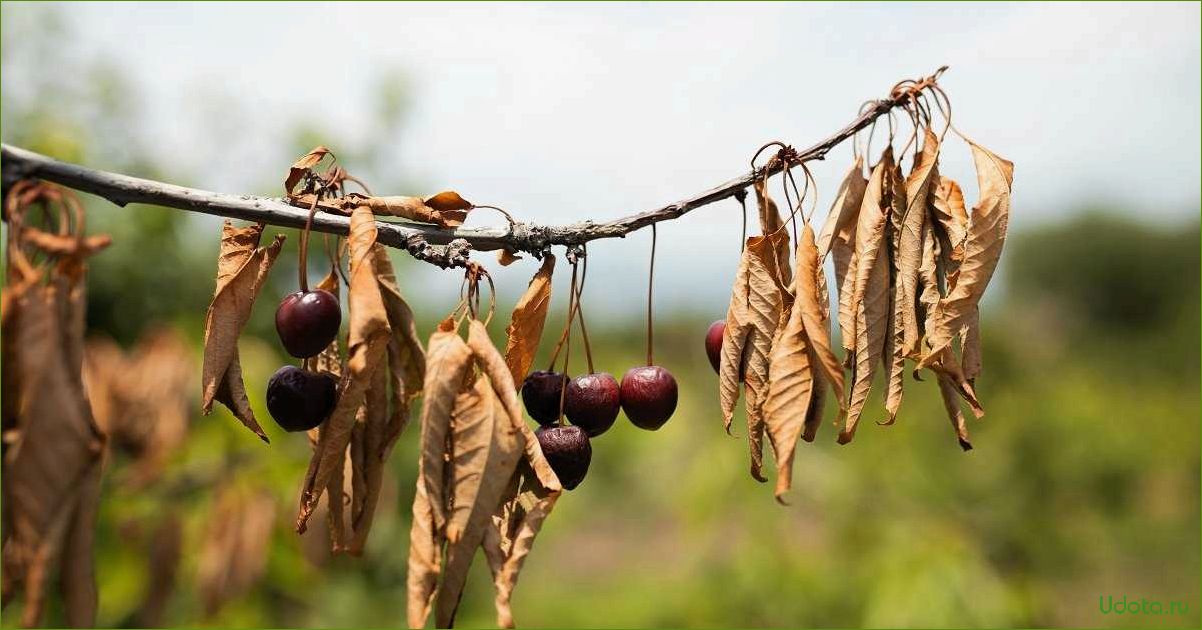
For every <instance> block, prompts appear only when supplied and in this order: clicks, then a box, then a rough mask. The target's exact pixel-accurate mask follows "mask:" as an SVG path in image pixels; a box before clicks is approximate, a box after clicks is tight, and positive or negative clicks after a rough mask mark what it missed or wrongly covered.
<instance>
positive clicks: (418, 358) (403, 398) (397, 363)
mask: <svg viewBox="0 0 1202 630" xmlns="http://www.w3.org/2000/svg"><path fill="white" fill-rule="evenodd" d="M373 253H374V255H375V264H376V279H377V281H378V282H379V285H380V295H381V296H382V297H383V299H384V309H385V310H386V311H387V313H388V325H389V327H390V328H391V329H392V338H391V339H389V341H388V370H389V372H390V374H391V378H390V382H389V387H390V390H391V392H392V413H391V415H390V416H389V420H388V430H387V431H386V433H385V436H384V442H383V443H382V444H381V449H382V450H381V453H380V458H381V459H383V458H385V457H386V456H387V454H388V451H389V450H391V449H392V445H393V444H395V443H396V440H397V438H398V437H400V434H401V431H403V430H404V428H405V425H406V423H408V421H409V406H410V405H411V404H412V403H413V401H414V400H416V399H417V397H418V396H419V395H421V392H422V390H421V388H422V383H423V381H424V380H425V378H426V353H425V350H424V349H423V348H422V342H421V339H420V338H419V337H418V335H417V324H416V322H415V320H414V318H413V309H411V308H410V307H409V303H408V302H406V301H405V298H404V297H403V296H402V295H401V289H400V287H399V286H398V284H397V280H396V272H395V271H393V268H392V261H391V260H389V258H388V251H387V249H386V248H385V247H384V246H382V245H376V247H375V248H374V249H373Z"/></svg>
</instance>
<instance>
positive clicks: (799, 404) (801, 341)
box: [763, 239, 814, 503]
mask: <svg viewBox="0 0 1202 630" xmlns="http://www.w3.org/2000/svg"><path fill="white" fill-rule="evenodd" d="M803 240H804V239H803ZM800 273H801V271H800V270H798V274H799V277H800ZM801 311H802V309H801V308H794V309H793V311H792V312H791V313H790V315H789V319H788V321H787V322H786V324H785V325H784V327H782V328H781V329H780V330H779V331H778V333H777V336H776V339H775V340H774V341H773V343H772V353H771V358H770V362H769V368H768V373H769V374H771V375H772V379H771V380H770V381H769V384H768V395H767V396H766V397H765V400H764V407H763V409H764V425H765V427H766V428H767V432H768V440H769V442H770V443H771V445H772V453H773V457H774V458H775V459H776V490H775V494H776V500H777V501H780V502H781V503H784V500H783V497H784V494H785V493H786V492H788V491H789V487H790V485H791V484H792V480H793V453H794V451H795V450H796V448H797V440H798V438H799V437H801V433H802V428H803V426H804V423H805V420H806V418H807V416H808V413H809V409H810V401H811V399H812V398H813V395H814V366H813V365H812V364H811V354H810V349H809V341H808V340H807V339H806V334H805V324H804V322H803V321H802V316H801Z"/></svg>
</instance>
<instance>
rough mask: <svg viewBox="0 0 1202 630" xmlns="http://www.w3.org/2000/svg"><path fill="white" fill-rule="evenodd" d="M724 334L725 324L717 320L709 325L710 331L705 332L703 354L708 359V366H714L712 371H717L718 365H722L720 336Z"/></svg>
mask: <svg viewBox="0 0 1202 630" xmlns="http://www.w3.org/2000/svg"><path fill="white" fill-rule="evenodd" d="M724 334H726V322H725V321H723V320H718V321H716V322H714V323H712V324H710V329H709V330H707V331H705V354H706V355H707V356H709V358H710V365H712V366H714V371H715V372H717V371H718V365H719V364H721V363H722V335H724Z"/></svg>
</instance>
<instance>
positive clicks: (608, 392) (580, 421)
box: [563, 372, 622, 438]
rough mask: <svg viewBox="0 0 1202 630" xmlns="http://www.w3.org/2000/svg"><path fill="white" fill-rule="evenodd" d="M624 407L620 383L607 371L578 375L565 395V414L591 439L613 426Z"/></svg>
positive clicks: (569, 384)
mask: <svg viewBox="0 0 1202 630" xmlns="http://www.w3.org/2000/svg"><path fill="white" fill-rule="evenodd" d="M621 407H622V397H621V393H620V392H619V390H618V380H617V379H615V378H614V377H613V375H612V374H609V373H608V372H599V373H597V374H585V375H583V376H577V377H576V378H574V379H572V382H570V383H568V391H567V392H565V393H564V401H563V414H564V415H565V416H567V417H568V420H570V421H571V423H572V424H574V425H576V426H578V427H580V428H581V429H584V432H585V433H587V434H588V436H589V437H591V438H595V437H597V436H598V435H601V434H602V433H605V432H606V431H608V430H609V428H610V427H612V426H613V425H614V420H616V419H617V417H618V410H619V409H621Z"/></svg>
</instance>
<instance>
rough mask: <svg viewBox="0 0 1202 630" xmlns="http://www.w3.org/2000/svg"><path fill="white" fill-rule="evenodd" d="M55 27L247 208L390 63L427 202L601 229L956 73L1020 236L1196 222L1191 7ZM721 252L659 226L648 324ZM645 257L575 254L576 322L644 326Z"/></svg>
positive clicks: (711, 225) (368, 13)
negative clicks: (242, 197) (1001, 161)
mask: <svg viewBox="0 0 1202 630" xmlns="http://www.w3.org/2000/svg"><path fill="white" fill-rule="evenodd" d="M6 4H8V3H6ZM64 11H65V12H66V13H67V14H68V16H69V19H70V21H71V22H72V23H73V24H75V25H76V26H77V27H78V30H79V31H80V38H79V41H78V49H79V54H80V55H83V56H94V55H104V56H106V57H107V58H110V59H112V60H113V61H115V62H116V63H117V64H118V65H119V66H120V67H121V69H122V71H123V72H125V73H126V74H127V75H128V77H129V79H130V80H131V81H132V82H133V83H134V84H135V85H136V86H137V88H138V89H139V90H141V92H142V93H143V95H144V102H143V104H142V111H143V112H144V123H145V125H146V128H147V129H148V130H149V132H150V133H152V134H153V135H154V136H155V137H156V138H158V142H157V144H156V149H155V150H156V151H157V152H158V153H159V154H160V155H161V156H162V159H164V160H169V161H172V163H174V164H176V165H177V166H178V167H179V170H180V171H181V172H187V173H191V174H192V175H191V181H190V183H191V184H193V185H196V186H198V187H203V188H209V189H217V190H223V191H226V192H261V193H263V192H274V191H271V190H258V189H257V188H261V187H262V185H263V182H265V181H275V180H276V179H278V174H279V173H280V172H282V171H283V168H281V167H286V165H287V163H288V162H290V161H291V158H292V157H294V156H290V155H287V154H286V153H285V152H284V148H285V147H286V144H287V142H288V139H287V138H288V134H289V133H290V132H291V130H292V129H293V128H294V125H295V123H296V122H297V121H302V120H303V121H316V122H317V123H318V124H319V125H320V127H321V128H322V129H326V130H330V131H329V137H328V138H326V139H325V140H326V143H327V144H328V145H329V146H331V147H332V148H334V149H335V150H336V151H337V149H338V146H339V140H342V141H343V142H344V143H353V142H355V141H356V139H362V138H367V137H373V136H371V134H373V133H376V130H374V129H372V128H371V127H370V125H369V124H367V123H366V122H365V121H367V120H369V119H371V112H370V111H369V109H370V104H369V102H368V98H367V96H368V94H369V90H370V89H371V87H372V85H373V80H374V79H375V78H376V77H377V76H379V74H380V72H381V71H383V70H386V69H399V70H400V71H401V72H403V73H404V76H405V78H406V81H407V84H408V86H409V87H410V90H411V93H410V95H409V98H410V108H411V109H410V111H409V114H408V116H407V118H406V120H405V123H404V125H403V127H402V128H401V129H399V130H396V131H391V132H389V133H390V134H392V135H393V136H395V137H390V138H388V139H387V140H389V144H390V145H391V146H394V147H395V159H396V166H395V168H396V169H397V171H398V172H400V173H403V174H404V179H405V181H411V182H421V183H422V184H423V185H425V186H427V188H425V189H423V190H411V191H410V190H405V191H401V190H398V191H384V192H389V193H396V194H422V193H423V192H433V191H437V190H442V189H445V188H453V189H455V190H457V191H459V192H460V193H462V194H463V195H464V196H465V197H467V198H469V199H471V200H473V201H475V202H477V203H487V204H491V205H498V206H502V207H504V208H506V209H508V210H509V211H510V212H511V213H513V214H514V215H516V216H517V217H519V218H521V219H525V220H531V221H536V222H542V223H569V222H573V221H578V220H583V219H593V220H606V219H611V218H616V217H618V216H621V215H625V214H630V213H633V212H636V211H641V210H645V209H649V208H653V207H657V206H660V205H663V204H665V203H668V202H672V201H675V200H677V199H680V198H683V197H686V196H688V195H691V194H693V193H696V192H699V191H701V190H704V189H707V188H709V187H711V186H713V185H715V184H718V183H720V182H723V181H725V180H727V179H729V178H731V177H734V176H736V175H739V174H741V173H743V172H745V171H746V170H747V168H748V159H749V158H750V156H751V154H752V153H753V152H754V151H755V150H756V149H757V148H758V147H759V146H760V145H762V144H763V143H765V142H767V141H769V140H774V139H780V140H783V141H785V142H787V143H790V144H793V145H795V146H798V147H804V146H809V145H810V144H812V143H813V142H815V141H817V140H819V139H822V138H824V137H826V136H828V135H830V134H831V133H832V132H834V131H835V130H837V129H839V128H840V127H842V126H843V125H844V124H845V123H847V122H848V121H850V120H851V119H852V118H853V117H854V116H855V113H856V110H857V108H858V107H859V105H860V104H861V103H862V102H863V101H865V100H867V99H870V98H879V97H882V96H884V95H885V94H886V93H887V91H888V89H889V87H890V86H891V85H892V84H894V83H895V82H896V81H898V80H900V79H903V78H916V77H918V76H920V75H924V74H929V73H930V72H932V71H933V70H934V69H935V68H937V67H939V66H941V65H949V66H950V70H948V72H947V73H946V75H945V76H944V78H943V79H942V81H941V85H942V86H943V87H944V88H945V89H946V90H947V92H948V93H949V95H950V96H951V99H952V104H953V106H954V109H953V116H954V120H955V122H956V125H957V127H958V128H960V129H961V130H963V131H964V132H965V133H966V134H967V135H969V136H970V137H972V138H973V139H974V140H976V141H977V142H980V143H981V144H983V145H984V146H987V147H989V148H990V149H991V150H993V151H995V152H996V153H998V154H1000V155H1002V156H1004V157H1006V158H1009V159H1011V160H1013V161H1014V162H1015V163H1016V174H1015V183H1014V198H1013V210H1012V213H1013V216H1012V223H1011V226H1012V229H1016V230H1021V229H1023V228H1024V227H1027V226H1033V225H1037V224H1038V223H1039V222H1041V221H1048V220H1056V219H1058V218H1063V217H1065V216H1067V215H1069V214H1071V213H1073V212H1078V211H1080V210H1081V209H1082V208H1084V207H1086V206H1088V205H1090V204H1105V205H1107V206H1111V207H1119V208H1123V209H1124V210H1125V211H1127V212H1131V213H1132V214H1135V215H1138V216H1141V217H1147V218H1148V219H1149V220H1169V219H1174V218H1181V217H1190V216H1192V217H1197V216H1198V211H1199V205H1198V204H1199V172H1200V171H1202V164H1200V157H1199V154H1200V151H1199V138H1200V136H1202V133H1200V129H1199V120H1200V119H1202V115H1200V107H1199V94H1200V92H1202V89H1200V88H1202V86H1200V85H1199V83H1200V80H1199V78H1200V66H1199V24H1200V19H1199V17H1200V16H1199V5H1198V4H1197V3H1189V4H1184V3H1183V4H1157V3H1105V4H1093V5H1081V4H1072V3H1057V4H1036V3H1021V4H977V3H972V4H956V3H930V4H928V3H918V4H903V3H882V4H871V3H851V4H819V3H805V4H783V3H767V4H755V3H738V4H689V3H668V4H564V5H560V4H507V3H481V4H445V3H438V4H419V3H402V4H383V3H365V4H337V5H335V4H321V3H300V4H289V5H284V4H274V3H266V4H256V3H245V4H244V3H216V4H205V3H201V4H190V3H167V4H156V3H116V4H110V3H81V4H70V5H64ZM214 109H216V110H217V111H218V112H219V114H220V115H219V116H218V117H217V123H213V122H212V121H214V117H213V111H214ZM198 120H202V121H203V120H207V121H210V122H209V123H207V124H198V123H197V121H198ZM111 141H112V142H120V141H121V139H120V138H113V139H111ZM876 146H877V147H880V146H882V145H881V144H880V140H879V137H878V142H877V143H876ZM231 147H233V148H232V149H231ZM850 161H851V149H850V145H847V144H845V145H844V146H841V147H840V148H838V149H837V150H835V151H834V152H832V153H831V154H830V156H829V157H828V159H827V160H826V162H825V163H819V164H816V165H815V175H816V177H817V183H818V199H817V203H818V206H817V207H818V212H817V214H816V216H817V217H818V218H819V220H821V218H822V217H823V216H825V212H826V210H827V208H828V207H829V205H830V203H831V201H832V198H833V195H834V192H835V189H836V187H837V184H838V180H839V178H840V177H841V176H842V174H843V173H844V171H845V170H846V168H847V167H848V165H849V163H850ZM346 166H347V167H348V168H349V169H350V170H351V171H352V172H354V165H353V164H347V165H346ZM941 171H942V172H944V173H945V174H949V175H951V176H953V177H955V178H957V179H958V180H960V181H961V182H962V183H964V184H965V189H966V194H967V195H968V196H969V197H970V199H971V198H973V197H974V196H975V185H974V184H973V183H972V182H974V176H973V173H972V170H971V161H970V158H969V153H968V149H967V147H966V146H964V145H963V143H958V142H951V143H949V144H948V146H947V147H946V148H945V150H944V152H943V155H942V157H941ZM496 220H497V217H496V216H495V215H481V216H480V217H479V218H473V219H472V221H471V222H470V223H471V224H474V225H487V224H495V222H496ZM739 233H740V218H739V210H738V206H737V204H736V203H735V202H734V201H726V202H720V203H718V204H714V205H712V206H708V207H705V208H701V209H699V210H696V211H694V212H692V213H690V214H689V215H687V216H686V217H685V218H683V219H681V220H679V221H674V222H671V223H669V224H664V225H663V226H662V227H661V229H660V230H659V244H660V247H659V253H658V255H657V265H658V273H657V280H656V288H657V292H656V295H657V298H656V300H657V305H662V308H664V309H688V310H691V311H696V312H703V313H711V312H712V313H713V316H714V318H718V317H720V316H721V315H722V313H723V312H724V311H725V304H726V301H727V299H728V291H729V285H730V281H731V280H732V279H733V275H734V269H735V266H736V264H737V259H738V255H739V239H740V236H739ZM648 248H649V233H648V232H647V231H642V232H639V233H636V234H634V235H632V236H630V237H629V238H627V239H624V240H621V241H601V242H597V243H594V244H593V246H592V247H590V256H591V257H590V260H591V263H592V267H591V269H590V284H589V294H588V295H586V297H585V300H586V302H587V303H588V304H589V306H590V309H591V310H596V309H602V310H604V311H607V312H609V313H610V314H611V315H614V316H629V317H637V316H638V313H640V312H641V310H642V308H643V307H644V298H643V297H642V291H643V288H642V287H643V286H644V285H643V283H644V282H645V278H646V272H645V267H646V264H647V255H648ZM480 259H481V260H482V261H485V262H491V261H492V257H491V255H489V254H484V255H481V256H480ZM1003 262H1004V259H1003ZM423 267H424V266H423ZM533 269H534V264H533V263H531V262H529V261H528V262H527V263H526V264H524V265H515V266H514V267H511V268H507V269H505V270H501V271H498V273H497V275H498V277H499V279H500V282H501V289H502V291H503V293H513V294H514V296H513V297H516V291H519V290H520V288H521V286H522V285H524V283H525V281H526V279H527V278H528V277H529V274H530V273H532V271H533ZM453 273H454V272H443V271H438V270H434V269H424V268H423V269H422V270H420V271H417V272H415V273H414V275H416V276H417V277H416V278H412V279H411V280H410V281H411V283H413V284H417V285H418V286H419V287H421V289H419V290H425V289H424V287H427V286H429V287H433V288H432V289H431V291H432V292H433V293H434V295H444V294H445V295H451V294H453V293H454V292H455V290H456V289H457V287H458V282H450V281H449V280H445V279H443V277H444V276H446V275H448V274H453ZM564 276H566V274H560V279H561V280H562V278H563V277H564ZM452 285H453V286H452ZM503 297H504V296H503ZM510 299H512V298H510ZM448 307H449V304H448Z"/></svg>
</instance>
